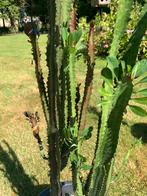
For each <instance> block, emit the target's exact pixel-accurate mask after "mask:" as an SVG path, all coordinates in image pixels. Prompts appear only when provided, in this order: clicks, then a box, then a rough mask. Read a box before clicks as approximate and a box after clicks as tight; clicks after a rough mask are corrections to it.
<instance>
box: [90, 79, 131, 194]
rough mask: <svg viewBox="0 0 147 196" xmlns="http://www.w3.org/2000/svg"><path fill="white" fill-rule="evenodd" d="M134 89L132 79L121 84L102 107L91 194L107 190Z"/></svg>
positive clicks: (102, 192)
mask: <svg viewBox="0 0 147 196" xmlns="http://www.w3.org/2000/svg"><path fill="white" fill-rule="evenodd" d="M132 89H133V85H132V82H131V81H125V82H123V83H121V84H119V85H118V87H117V88H116V89H115V92H114V94H113V96H112V100H113V101H110V102H109V103H108V104H106V105H107V106H105V108H104V109H102V122H101V127H100V135H99V146H98V149H97V151H96V157H95V160H94V167H93V172H92V180H91V185H90V191H89V196H97V195H99V196H103V195H104V193H105V191H106V186H107V177H108V175H109V169H110V167H111V160H112V159H113V157H114V154H115V152H116V147H117V143H118V138H119V130H120V125H121V122H122V118H123V113H124V111H125V108H126V107H127V105H128V102H129V100H130V97H131V94H132ZM105 110H106V111H105ZM106 114H108V117H107V116H106Z"/></svg>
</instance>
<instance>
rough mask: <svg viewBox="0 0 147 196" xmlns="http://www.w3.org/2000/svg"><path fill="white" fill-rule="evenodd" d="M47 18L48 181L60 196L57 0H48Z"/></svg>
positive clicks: (52, 192)
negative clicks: (48, 23)
mask: <svg viewBox="0 0 147 196" xmlns="http://www.w3.org/2000/svg"><path fill="white" fill-rule="evenodd" d="M48 3H49V6H48V7H49V10H48V14H49V19H50V27H49V34H48V40H49V41H48V44H47V67H48V69H49V74H48V82H47V87H48V97H49V120H50V123H49V130H48V131H49V133H48V143H49V166H50V183H51V187H52V191H51V195H52V196H54V195H57V196H60V194H61V187H60V168H61V163H60V157H61V156H60V135H59V131H58V127H57V117H56V114H57V113H56V110H57V105H56V101H57V93H58V89H57V87H58V67H57V65H58V64H57V62H58V59H57V56H58V53H57V51H58V47H59V39H60V34H59V24H58V21H57V18H58V17H59V16H58V14H59V10H60V8H61V7H60V4H58V0H56V1H53V0H49V1H48Z"/></svg>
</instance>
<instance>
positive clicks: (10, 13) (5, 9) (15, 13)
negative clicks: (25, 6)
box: [0, 0, 19, 29]
mask: <svg viewBox="0 0 147 196" xmlns="http://www.w3.org/2000/svg"><path fill="white" fill-rule="evenodd" d="M0 18H2V20H3V26H4V27H5V20H7V19H10V24H11V28H12V29H15V21H16V20H18V19H19V6H18V2H17V1H16V0H0Z"/></svg>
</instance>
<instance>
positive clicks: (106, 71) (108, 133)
mask: <svg viewBox="0 0 147 196" xmlns="http://www.w3.org/2000/svg"><path fill="white" fill-rule="evenodd" d="M123 3H124V2H123V1H122V5H121V6H127V8H129V5H130V8H131V2H130V3H128V4H125V3H124V4H123ZM120 8H122V7H120ZM126 13H127V14H129V9H126ZM127 14H126V15H124V18H123V20H122V21H127V17H128V15H127ZM122 21H121V20H120V18H119V17H118V20H117V22H116V23H117V25H116V27H119V29H117V28H116V32H115V33H114V42H112V47H111V50H110V56H109V59H108V60H109V61H108V67H103V68H102V72H101V74H102V76H103V80H104V83H103V84H104V85H103V87H102V89H101V96H102V97H103V102H102V103H101V106H102V116H100V119H101V120H102V121H101V123H100V124H99V128H100V136H99V138H98V139H99V145H100V146H99V148H98V150H97V147H96V151H95V157H96V159H97V161H95V162H93V166H94V167H93V168H92V169H91V171H90V173H89V175H90V176H92V178H88V180H87V183H86V184H85V189H86V190H88V191H87V192H89V194H95V195H97V194H98V195H101V194H102V195H103V194H104V192H105V191H106V188H107V187H106V184H107V175H108V173H109V169H110V165H111V164H110V162H111V159H112V158H113V156H114V152H115V148H116V145H117V137H118V136H117V134H116V133H117V131H119V128H120V123H121V121H122V114H123V112H124V109H125V108H126V105H127V103H128V101H129V99H130V96H131V94H132V87H133V85H134V84H133V85H132V79H133V78H136V77H139V76H140V75H141V74H142V73H141V72H142V71H139V69H138V67H139V65H140V64H141V63H138V64H137V65H136V66H135V68H134V69H133V70H132V74H131V67H130V66H125V64H124V63H123V62H122V67H121V68H122V70H121V71H122V72H119V71H118V69H117V68H119V67H118V64H119V61H118V60H117V59H116V58H115V56H116V55H117V49H118V47H117V46H118V43H119V40H120V38H121V34H122V31H123V30H124V26H125V25H126V23H125V22H124V23H123V24H124V26H123V25H122V26H121V27H120V26H119V25H120V23H121V24H122ZM92 28H93V24H92V23H91V29H90V30H92ZM63 32H64V33H65V34H64V36H65V37H64V38H65V40H64V41H65V43H66V39H67V37H66V36H68V31H67V29H66V28H65V29H64V28H63ZM75 32H76V33H75ZM90 32H92V31H90ZM136 32H137V31H136ZM74 33H75V34H74ZM69 35H70V34H69ZM76 35H78V36H79V35H80V34H79V32H78V31H74V32H73V37H72V38H73V41H75V40H74V38H76ZM90 35H91V34H90ZM31 36H32V37H30V41H31V42H32V46H33V53H34V60H35V63H36V66H38V65H39V64H37V63H38V62H39V61H38V59H37V60H36V56H35V55H36V54H35V51H36V49H38V47H36V45H34V43H36V41H37V40H36V39H34V38H36V35H31ZM74 36H75V37H74ZM134 37H136V34H135V35H134ZM76 41H77V38H76ZM75 43H76V42H75ZM136 45H137V44H136ZM49 46H50V45H49ZM52 46H53V45H52ZM67 46H68V45H67ZM64 47H65V49H66V50H65V51H66V52H69V51H68V50H67V49H69V48H66V45H64ZM68 47H69V46H68ZM52 49H53V48H52ZM128 50H130V51H131V47H130V48H128ZM50 52H51V51H50ZM70 52H71V51H70ZM89 53H90V52H89ZM71 54H72V52H71ZM71 54H70V53H69V56H70V55H71ZM133 54H134V53H133ZM136 54H137V53H136ZM66 55H67V53H66ZM72 55H75V54H72ZM71 57H72V59H73V57H75V56H71ZM90 57H91V56H90ZM50 58H52V57H50ZM125 58H126V57H125V55H124V59H125ZM125 60H126V61H129V65H131V64H132V65H133V63H134V62H133V61H132V60H134V59H131V58H126V59H125ZM72 62H73V61H72ZM132 62H133V63H132ZM64 63H65V62H64ZM142 63H143V64H144V63H146V61H142ZM112 65H113V66H114V65H115V66H116V67H115V69H114V70H113V68H114V67H113V66H112ZM69 66H72V64H69ZM36 68H38V67H36ZM70 68H71V67H70ZM50 69H51V68H50ZM140 70H141V69H140ZM37 71H38V70H37ZM39 71H40V70H39ZM61 71H62V69H61ZM70 71H72V70H70ZM143 72H144V71H143ZM52 73H53V72H52ZM120 73H121V74H122V75H119V74H120ZM37 74H40V72H39V73H37ZM37 76H41V75H37ZM51 76H52V75H51ZM51 76H50V75H49V79H50V77H51ZM72 76H73V75H72V72H71V73H70V75H69V78H70V79H72V82H71V81H70V82H69V84H70V85H71V87H70V88H72V89H71V92H76V94H77V91H76V89H77V87H76V86H74V81H73V77H72ZM145 77H146V76H142V77H141V78H140V79H139V80H137V79H136V83H138V82H139V81H142V80H143V81H144V82H145V81H146V78H145ZM39 79H40V78H39ZM52 79H53V78H52ZM122 79H123V80H122ZM39 82H41V80H38V84H41V83H39ZM136 83H135V84H136ZM49 85H51V80H50V84H49ZM72 85H73V86H72ZM50 88H51V87H50ZM39 89H40V90H42V87H41V88H40V87H39ZM109 90H110V91H109ZM121 91H122V92H121ZM123 91H124V92H125V96H126V95H127V93H128V97H127V96H126V97H125V99H124V94H123V93H124V92H123ZM136 92H137V91H136ZM142 92H143V93H146V89H143V90H142ZM40 93H41V96H42V92H41V91H40ZM69 93H70V92H69ZM108 94H109V96H108ZM50 95H51V93H50V94H49V96H50ZM72 96H73V97H72ZM70 97H71V98H70V101H71V102H69V103H70V106H71V108H72V110H71V112H73V114H74V115H76V112H74V110H75V109H74V108H76V107H72V105H73V104H75V103H74V100H75V97H76V96H75V95H74V94H71V95H70ZM108 97H109V101H107V98H108ZM112 97H113V100H112V102H111V99H112ZM133 99H134V101H136V102H139V103H145V100H146V99H145V98H140V97H138V98H133ZM45 101H46V100H45ZM49 103H51V102H49ZM111 104H112V107H111ZM115 104H116V105H115ZM123 104H124V105H123ZM70 106H69V107H70ZM74 106H75V105H74ZM50 107H51V105H50ZM53 109H55V108H53ZM57 109H58V108H57ZM63 109H64V108H63ZM118 109H119V110H118ZM131 109H132V111H134V112H135V113H137V114H139V115H142V116H145V115H146V111H145V110H143V109H141V108H139V107H138V106H134V105H131ZM49 111H51V110H50V109H49ZM121 111H122V112H121ZM107 112H108V113H109V112H110V116H107ZM52 113H53V112H52ZM52 113H51V114H50V115H52ZM71 114H72V113H71ZM71 114H70V116H69V117H70V118H71ZM47 115H48V114H47ZM116 115H117V116H116ZM115 117H117V120H118V122H117V123H118V124H116V123H115V124H114V122H113V121H114V119H115ZM119 117H120V118H119ZM72 118H73V117H72ZM46 119H47V118H46ZM47 120H48V119H47ZM59 120H60V119H59ZM68 120H69V119H68ZM59 122H60V121H59ZM69 122H70V123H71V124H72V127H71V124H69V125H70V126H69V128H70V129H69V130H66V133H67V131H70V132H71V128H72V132H73V131H75V130H74V129H75V125H76V124H75V123H76V122H75V121H74V122H73V119H70V121H69ZM73 123H74V124H73ZM107 123H108V124H107ZM59 125H60V123H59ZM61 126H62V124H61ZM79 127H80V126H79ZM105 127H106V130H105ZM107 127H108V130H107ZM113 129H115V130H116V132H115V134H116V135H115V134H114V135H113V134H112V133H113ZM60 131H62V129H61V130H60ZM89 131H91V129H90V128H89V129H87V130H86V131H84V132H83V138H84V137H85V139H89V133H90V132H89ZM113 136H116V137H114V138H113ZM63 137H65V135H64V136H63ZM80 137H82V135H80ZM52 139H53V138H52ZM73 139H75V141H72V140H73ZM77 139H78V137H77V136H75V138H73V136H72V133H70V135H69V137H68V138H67V141H66V143H65V144H66V145H68V147H70V145H73V144H74V147H76V146H77V145H80V144H78V142H79V141H78V140H77ZM105 139H106V140H108V141H109V142H108V143H106V141H105ZM68 141H70V142H71V144H70V142H69V143H68V144H67V142H68ZM55 142H57V141H55ZM73 142H74V143H73ZM75 142H76V143H75ZM111 142H112V143H111ZM61 144H62V145H63V144H64V143H61ZM113 144H115V145H114V146H113ZM107 145H108V146H107ZM111 145H112V146H113V148H111V147H112V146H111ZM50 146H51V145H50ZM55 147H56V148H57V146H55ZM61 147H62V146H61ZM79 147H80V146H79ZM105 147H107V148H105ZM103 148H104V149H106V150H105V151H103ZM56 150H58V148H57V149H56ZM107 150H108V152H107V154H106V151H107ZM97 154H98V155H99V156H98V157H97ZM49 155H50V154H49ZM100 155H101V156H100ZM52 156H53V155H50V157H52ZM55 156H56V155H55ZM127 156H128V154H127ZM73 157H74V158H73ZM53 158H54V157H53ZM53 158H51V159H50V163H51V162H52V161H53ZM58 158H59V157H58ZM70 159H71V163H72V167H73V170H74V173H73V174H74V175H75V176H74V175H73V182H74V183H75V185H74V189H75V191H76V193H77V195H82V194H85V193H84V192H83V188H82V186H81V185H80V184H84V181H82V179H81V173H80V172H81V169H83V168H80V167H81V165H82V164H83V159H84V157H83V156H82V155H81V153H79V151H78V152H77V147H76V148H73V149H70ZM126 159H127V158H126ZM59 160H60V158H59V159H58V161H59ZM61 160H62V159H61ZM55 161H56V160H55ZM77 161H79V164H80V165H78V162H77ZM56 164H57V166H59V168H60V165H59V163H58V162H57V163H56ZM97 164H98V165H97ZM79 166H80V167H79ZM85 166H86V167H87V165H85ZM57 168H58V167H57ZM97 168H98V175H100V178H97V177H95V171H96V172H97ZM52 169H53V171H52ZM93 170H94V171H93ZM75 171H76V172H75ZM52 172H53V173H52ZM54 172H57V170H56V171H55V170H54V168H52V166H51V173H52V174H54ZM93 174H94V175H93ZM89 179H92V181H91V182H90V180H89ZM97 179H99V180H98V181H97ZM52 180H53V181H52ZM54 180H55V181H54ZM59 180H60V179H57V178H55V175H53V176H51V185H52V187H54V186H55V185H56V186H58V183H56V182H57V181H58V182H59ZM93 182H94V185H93ZM97 182H98V183H97ZM99 182H100V184H99ZM101 182H103V183H102V185H101ZM109 182H110V181H109ZM54 183H55V184H54ZM91 183H92V184H91ZM89 184H90V186H89ZM107 185H108V184H107ZM89 188H90V189H89ZM57 191H58V189H57V187H56V188H55V189H54V190H53V194H54V195H57V194H58V193H57ZM59 192H60V187H59Z"/></svg>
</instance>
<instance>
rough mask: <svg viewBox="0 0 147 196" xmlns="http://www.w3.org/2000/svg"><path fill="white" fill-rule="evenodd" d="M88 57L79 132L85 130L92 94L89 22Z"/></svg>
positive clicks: (92, 25) (91, 25)
mask: <svg viewBox="0 0 147 196" xmlns="http://www.w3.org/2000/svg"><path fill="white" fill-rule="evenodd" d="M87 45H88V55H87V74H86V79H85V88H84V96H83V100H82V106H81V110H80V117H79V125H78V126H79V130H80V131H82V130H83V129H84V128H85V123H86V113H87V109H88V105H89V101H90V96H91V92H92V81H93V74H94V67H95V59H94V50H95V48H94V23H93V21H91V22H90V31H89V40H88V44H87Z"/></svg>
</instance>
